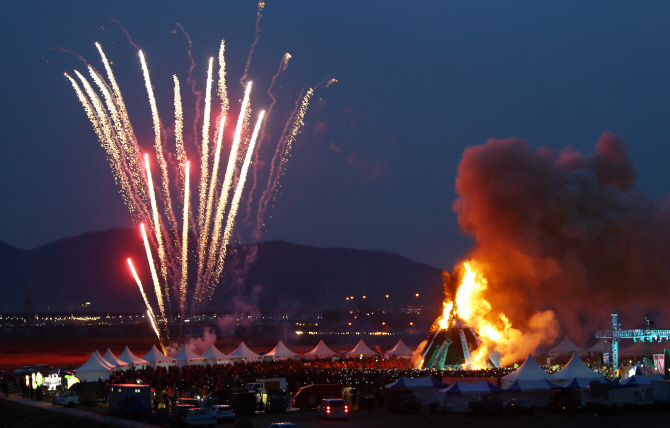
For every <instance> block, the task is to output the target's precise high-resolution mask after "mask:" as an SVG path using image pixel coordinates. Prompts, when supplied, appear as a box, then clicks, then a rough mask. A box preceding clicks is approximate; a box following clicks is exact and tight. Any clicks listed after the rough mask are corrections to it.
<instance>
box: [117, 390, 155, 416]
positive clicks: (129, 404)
mask: <svg viewBox="0 0 670 428" xmlns="http://www.w3.org/2000/svg"><path fill="white" fill-rule="evenodd" d="M151 394H152V393H151V386H149V385H136V384H120V385H115V384H112V385H110V386H109V414H110V415H116V416H121V417H125V418H134V417H138V416H151V399H152V397H151Z"/></svg>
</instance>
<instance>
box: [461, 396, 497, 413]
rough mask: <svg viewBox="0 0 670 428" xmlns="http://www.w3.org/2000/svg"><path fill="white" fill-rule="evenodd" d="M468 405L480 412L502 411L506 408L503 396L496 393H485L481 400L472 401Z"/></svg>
mask: <svg viewBox="0 0 670 428" xmlns="http://www.w3.org/2000/svg"><path fill="white" fill-rule="evenodd" d="M468 407H469V408H471V409H472V412H473V413H478V414H492V413H502V411H503V409H504V408H505V406H504V404H503V400H502V398H501V397H500V396H499V395H496V394H484V395H482V397H481V398H480V399H479V401H470V402H469V403H468Z"/></svg>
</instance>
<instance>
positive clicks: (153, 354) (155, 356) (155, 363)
mask: <svg viewBox="0 0 670 428" xmlns="http://www.w3.org/2000/svg"><path fill="white" fill-rule="evenodd" d="M142 359H143V360H145V361H146V362H147V363H149V365H150V366H151V367H153V368H155V369H156V368H158V367H170V366H174V365H176V364H177V361H175V359H174V358H170V357H168V356H167V355H165V354H163V353H162V352H161V351H159V350H158V348H156V345H154V346H152V347H151V349H150V350H149V352H147V355H145V356H144V357H142Z"/></svg>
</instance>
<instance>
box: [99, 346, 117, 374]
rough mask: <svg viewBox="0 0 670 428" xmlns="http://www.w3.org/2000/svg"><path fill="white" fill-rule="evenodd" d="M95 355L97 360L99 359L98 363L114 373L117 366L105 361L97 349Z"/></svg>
mask: <svg viewBox="0 0 670 428" xmlns="http://www.w3.org/2000/svg"><path fill="white" fill-rule="evenodd" d="M93 354H95V358H97V359H98V361H100V362H101V363H102V364H103V365H105V366H107V367H108V368H109V369H110V370H112V371H114V370H116V365H114V364H112V363H110V362H108V361H107V360H105V359H104V358H102V355H100V352H98V350H97V349H96V350H95V351H93Z"/></svg>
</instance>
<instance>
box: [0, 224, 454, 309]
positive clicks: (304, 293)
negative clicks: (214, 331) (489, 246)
mask: <svg viewBox="0 0 670 428" xmlns="http://www.w3.org/2000/svg"><path fill="white" fill-rule="evenodd" d="M129 257H130V258H132V259H133V261H134V265H135V267H136V269H137V270H138V274H139V276H140V278H141V279H142V281H143V285H144V289H145V291H146V293H147V295H149V296H154V292H153V285H152V282H151V277H150V274H149V268H148V266H147V263H146V255H145V253H144V248H143V246H142V241H141V237H140V236H139V233H138V232H137V230H135V229H112V230H107V231H104V232H89V233H85V234H82V235H79V236H76V237H71V238H66V239H62V240H59V241H57V242H54V243H51V244H48V245H44V246H42V247H40V248H36V249H34V250H29V251H27V250H20V249H17V248H13V247H10V246H8V245H6V244H2V243H0V296H1V297H0V302H2V303H0V310H2V311H12V312H21V311H23V309H24V305H25V295H26V285H27V284H28V282H29V283H30V290H31V294H32V301H33V307H34V310H35V311H37V312H43V311H46V310H47V308H50V310H52V311H63V310H65V309H66V308H75V309H76V308H79V309H81V308H82V304H84V303H85V302H90V304H91V306H90V307H89V308H88V309H86V311H88V312H107V311H109V312H126V311H142V310H143V309H144V303H143V301H142V297H141V295H140V292H139V290H138V288H137V285H136V284H135V281H134V280H133V278H132V276H131V274H130V270H129V268H128V264H127V259H128V258H129ZM189 269H190V270H191V272H195V266H192V267H191V266H190V267H189ZM191 276H192V277H194V276H195V275H191ZM441 285H442V278H441V276H440V270H439V269H437V268H434V267H432V266H428V265H425V264H421V263H416V262H413V261H411V260H409V259H407V258H404V257H401V256H399V255H397V254H393V253H389V252H383V251H363V250H352V249H346V248H315V247H308V246H304V245H295V244H289V243H287V242H283V241H271V242H261V243H258V244H254V245H233V246H231V247H230V248H229V251H228V256H227V258H226V265H225V269H224V274H223V276H222V278H221V281H220V282H219V284H218V286H217V289H216V292H215V293H214V295H213V298H212V300H211V302H210V303H209V306H208V307H207V310H211V311H216V312H223V311H239V312H247V311H248V312H254V311H285V312H297V311H309V310H319V311H324V310H358V309H361V310H363V311H364V312H365V311H370V310H392V309H393V308H394V305H395V304H397V303H406V304H419V303H423V304H425V303H431V306H436V305H435V302H436V301H437V302H439V301H442V300H443V298H444V296H443V294H442V286H441ZM191 286H192V285H191ZM416 293H419V297H416V295H415V294H416ZM387 294H388V295H389V297H388V298H386V297H385V296H386V295H387ZM351 296H353V297H354V299H353V300H346V297H351ZM362 296H366V298H365V299H363V297H362ZM150 299H151V300H152V301H155V298H153V297H150ZM189 300H190V299H189ZM438 306H439V305H438ZM172 307H173V308H175V309H176V307H177V306H176V302H175V301H174V299H172ZM438 309H439V307H438Z"/></svg>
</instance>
